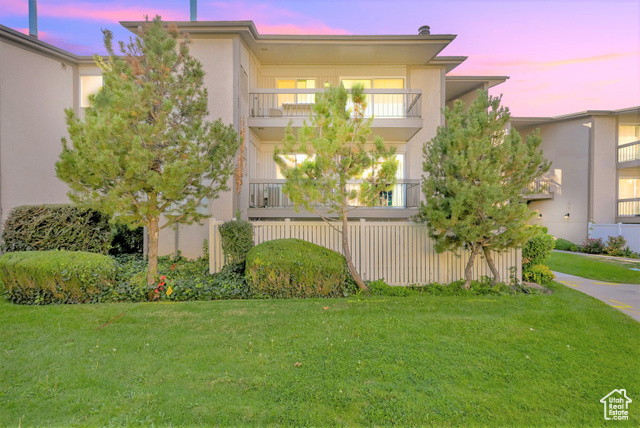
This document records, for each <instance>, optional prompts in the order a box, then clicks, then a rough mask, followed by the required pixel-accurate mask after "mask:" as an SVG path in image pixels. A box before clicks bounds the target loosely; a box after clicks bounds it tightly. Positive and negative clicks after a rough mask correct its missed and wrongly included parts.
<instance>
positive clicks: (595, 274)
mask: <svg viewBox="0 0 640 428" xmlns="http://www.w3.org/2000/svg"><path fill="white" fill-rule="evenodd" d="M547 264H548V265H549V267H550V268H551V269H552V270H555V271H557V272H562V273H568V274H570V275H576V276H581V277H583V278H590V279H597V280H600V281H607V282H617V283H624V284H640V272H639V271H636V270H632V269H640V261H639V262H630V261H624V260H615V259H609V258H606V257H599V256H585V255H580V254H568V253H559V252H555V251H554V252H553V253H551V256H550V257H549V260H548V261H547Z"/></svg>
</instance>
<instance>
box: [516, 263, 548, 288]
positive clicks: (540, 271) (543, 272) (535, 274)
mask: <svg viewBox="0 0 640 428" xmlns="http://www.w3.org/2000/svg"><path fill="white" fill-rule="evenodd" d="M555 277H556V276H555V275H554V274H553V272H551V269H549V267H548V266H546V265H541V264H540V265H533V266H529V267H528V268H527V270H523V272H522V279H524V280H525V281H528V282H535V283H536V284H543V283H545V282H549V281H551V280H553V278H555Z"/></svg>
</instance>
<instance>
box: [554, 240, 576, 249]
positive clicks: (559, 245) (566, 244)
mask: <svg viewBox="0 0 640 428" xmlns="http://www.w3.org/2000/svg"><path fill="white" fill-rule="evenodd" d="M575 246H576V245H575V244H574V243H573V242H571V241H568V240H566V239H562V238H558V239H557V240H556V246H555V249H556V250H562V251H571V247H575Z"/></svg>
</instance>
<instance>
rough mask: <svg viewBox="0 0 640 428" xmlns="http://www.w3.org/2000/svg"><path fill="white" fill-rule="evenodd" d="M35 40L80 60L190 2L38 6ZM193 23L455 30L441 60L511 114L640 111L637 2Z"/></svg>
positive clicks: (301, 9) (255, 15)
mask: <svg viewBox="0 0 640 428" xmlns="http://www.w3.org/2000/svg"><path fill="white" fill-rule="evenodd" d="M27 3H28V1H27V0H2V6H1V7H0V24H2V25H5V26H8V27H11V28H14V29H19V30H21V31H23V30H24V29H25V28H26V27H28V11H27ZM38 13H39V31H40V35H41V39H42V40H44V41H47V42H49V43H51V44H54V45H56V46H58V47H61V48H63V49H67V50H70V51H72V52H74V53H78V54H83V55H87V54H91V53H102V52H103V49H102V47H101V36H102V35H101V32H100V29H101V28H109V29H111V30H113V31H114V32H115V34H116V38H118V39H122V38H125V37H128V36H129V34H128V32H127V31H126V30H124V29H122V28H121V27H120V26H119V24H118V21H126V20H141V19H143V16H144V15H145V14H146V15H150V16H153V15H155V14H160V15H161V16H162V17H163V18H164V19H166V20H188V19H189V1H188V0H180V1H177V0H175V1H174V0H154V1H152V0H139V1H136V2H135V3H134V2H131V1H130V0H129V1H123V0H93V1H88V0H85V1H75V0H40V1H38ZM198 19H199V20H201V21H205V20H253V21H254V22H255V24H256V26H257V28H258V30H259V31H260V32H262V33H265V34H266V33H271V34H416V32H417V29H418V27H420V26H421V25H424V24H427V25H430V26H431V32H432V34H457V35H458V37H457V38H456V40H454V41H453V42H452V43H451V45H450V46H449V47H447V48H446V49H445V50H444V51H443V52H442V55H464V56H468V57H469V59H468V60H467V61H466V62H465V63H464V64H463V65H462V66H460V67H459V68H457V69H456V70H454V71H453V72H452V74H454V75H508V76H510V79H509V80H508V81H507V82H506V83H504V84H502V85H500V86H498V87H496V88H495V89H494V90H493V93H494V94H496V95H497V94H500V93H502V94H503V101H504V104H505V105H507V106H509V107H510V109H511V111H512V112H513V113H514V114H515V115H518V116H551V115H559V114H567V113H572V112H576V111H582V110H587V109H591V110H595V109H618V108H625V107H630V106H635V105H640V1H638V0H610V1H598V0H581V1H577V0H554V1H542V0H494V1H488V2H487V1H470V0H442V1H438V0H432V1H422V0H409V1H406V0H398V1H393V2H389V1H386V0H385V1H383V0H368V1H364V0H353V1H337V0H323V1H320V0H306V1H302V2H301V1H292V0H262V1H260V0H258V1H255V0H239V1H204V0H200V1H199V5H198Z"/></svg>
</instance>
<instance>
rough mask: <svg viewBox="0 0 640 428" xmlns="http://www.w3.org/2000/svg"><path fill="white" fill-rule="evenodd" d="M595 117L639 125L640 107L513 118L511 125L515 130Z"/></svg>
mask: <svg viewBox="0 0 640 428" xmlns="http://www.w3.org/2000/svg"><path fill="white" fill-rule="evenodd" d="M594 116H617V117H618V119H619V121H620V123H622V124H625V123H628V124H638V123H639V122H640V106H635V107H627V108H623V109H618V110H586V111H580V112H576V113H570V114H563V115H560V116H552V117H513V118H511V125H512V126H513V127H515V128H531V127H534V126H540V125H547V124H550V123H558V122H563V121H567V120H579V119H583V120H584V119H588V118H591V117H594Z"/></svg>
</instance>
